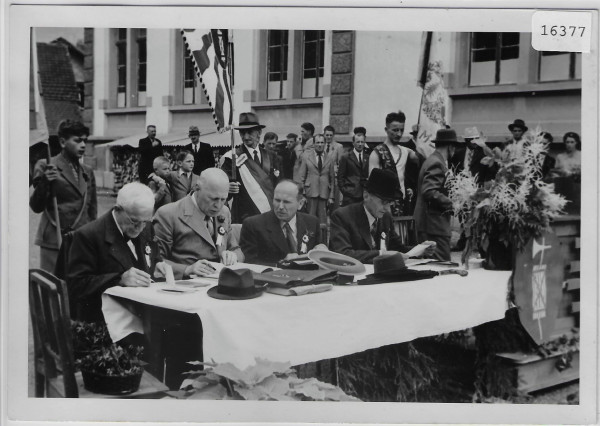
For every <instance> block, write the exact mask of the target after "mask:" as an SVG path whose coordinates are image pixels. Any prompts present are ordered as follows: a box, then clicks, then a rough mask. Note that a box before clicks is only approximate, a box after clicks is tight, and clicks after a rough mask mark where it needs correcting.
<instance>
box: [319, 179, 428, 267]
mask: <svg viewBox="0 0 600 426" xmlns="http://www.w3.org/2000/svg"><path fill="white" fill-rule="evenodd" d="M398 191H399V189H398V181H397V179H396V176H395V175H394V174H393V173H391V172H389V171H387V170H381V169H373V171H372V172H371V175H370V176H369V180H368V181H367V184H366V186H365V190H364V192H363V197H364V200H363V202H362V203H354V204H350V205H347V206H344V207H340V208H339V209H337V210H336V211H335V212H334V213H333V215H332V216H331V238H330V241H329V246H330V249H331V251H335V252H338V253H342V254H345V255H347V256H350V257H353V258H355V259H357V260H359V261H361V262H363V263H373V258H375V257H377V256H379V255H380V254H383V253H384V252H385V253H394V252H396V251H399V252H406V251H408V250H410V247H406V246H404V244H402V241H401V240H400V237H399V236H398V234H397V233H396V231H395V229H394V223H393V221H392V215H391V214H390V204H391V203H392V202H393V201H394V200H395V199H397V197H398ZM426 243H429V244H433V243H431V242H429V241H426ZM433 246H435V244H433ZM428 250H431V247H430V249H428Z"/></svg>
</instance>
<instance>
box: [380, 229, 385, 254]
mask: <svg viewBox="0 0 600 426" xmlns="http://www.w3.org/2000/svg"><path fill="white" fill-rule="evenodd" d="M386 238H387V235H386V233H385V231H382V232H381V239H380V240H379V250H381V251H387V247H386V244H385V239H386Z"/></svg>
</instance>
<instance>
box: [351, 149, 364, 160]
mask: <svg viewBox="0 0 600 426" xmlns="http://www.w3.org/2000/svg"><path fill="white" fill-rule="evenodd" d="M352 151H354V155H356V158H357V159H359V158H360V157H359V154H364V153H365V151H361V152H358V151H357V150H356V149H353V150H352ZM363 159H364V155H363Z"/></svg>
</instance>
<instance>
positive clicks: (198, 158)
mask: <svg viewBox="0 0 600 426" xmlns="http://www.w3.org/2000/svg"><path fill="white" fill-rule="evenodd" d="M188 136H189V138H190V140H191V141H192V143H190V144H188V145H186V146H184V147H183V149H184V150H185V151H189V152H191V153H192V154H194V170H193V173H194V174H195V175H200V173H202V172H203V171H204V170H206V169H208V168H209V167H215V155H214V154H213V150H212V148H211V146H210V145H209V144H207V143H204V142H200V130H198V127H196V126H190V130H189V131H188Z"/></svg>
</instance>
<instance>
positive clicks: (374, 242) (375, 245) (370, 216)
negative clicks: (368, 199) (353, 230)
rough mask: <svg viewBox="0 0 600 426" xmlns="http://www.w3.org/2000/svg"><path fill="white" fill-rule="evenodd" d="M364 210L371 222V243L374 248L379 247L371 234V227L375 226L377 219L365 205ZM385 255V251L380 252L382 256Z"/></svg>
mask: <svg viewBox="0 0 600 426" xmlns="http://www.w3.org/2000/svg"><path fill="white" fill-rule="evenodd" d="M363 209H365V213H366V214H367V220H368V221H369V234H370V235H371V242H372V243H373V247H377V242H376V241H375V239H374V238H373V234H371V227H372V226H373V223H374V222H375V221H376V220H377V219H375V217H374V216H373V215H372V214H371V213H369V210H367V208H366V207H365V205H364V204H363ZM383 253H384V252H383V250H379V254H380V255H381V254H383Z"/></svg>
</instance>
